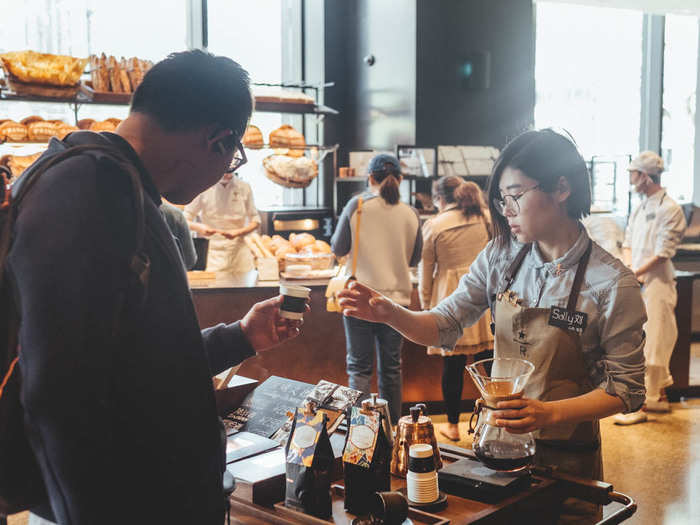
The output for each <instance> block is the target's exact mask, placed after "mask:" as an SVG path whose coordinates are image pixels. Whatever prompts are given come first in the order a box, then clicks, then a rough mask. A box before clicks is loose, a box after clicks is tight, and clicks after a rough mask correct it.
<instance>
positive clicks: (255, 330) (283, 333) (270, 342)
mask: <svg viewBox="0 0 700 525" xmlns="http://www.w3.org/2000/svg"><path fill="white" fill-rule="evenodd" d="M281 304H282V296H281V295H278V296H277V297H273V298H272V299H267V300H266V301H261V302H259V303H256V304H255V305H253V308H251V309H250V310H249V311H248V313H247V314H245V317H244V318H243V319H241V330H243V333H244V334H245V336H246V338H247V339H248V341H249V342H250V344H251V346H252V347H253V348H254V349H255V351H256V352H260V351H262V350H267V349H268V348H272V347H273V346H277V345H278V344H280V343H283V342H284V341H286V340H288V339H292V338H293V337H296V336H297V335H299V331H300V328H301V325H302V323H303V320H299V321H297V320H292V319H286V318H284V317H281V316H280V313H279V310H280V305H281ZM310 310H311V309H310V308H309V305H308V304H307V305H306V311H307V312H308V311H310Z"/></svg>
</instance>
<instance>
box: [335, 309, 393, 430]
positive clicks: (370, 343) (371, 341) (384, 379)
mask: <svg viewBox="0 0 700 525" xmlns="http://www.w3.org/2000/svg"><path fill="white" fill-rule="evenodd" d="M343 324H344V326H345V342H346V346H345V347H346V350H347V356H346V364H347V373H348V377H349V385H348V386H350V388H354V389H355V390H361V391H362V392H365V393H367V394H369V393H370V388H371V387H370V384H371V380H372V369H373V365H374V352H375V349H376V352H377V383H378V385H379V397H381V398H383V399H386V400H387V402H388V404H389V413H390V414H391V424H392V425H395V424H396V423H397V421H398V420H399V416H401V346H402V344H403V337H402V336H401V334H400V333H398V332H397V331H396V330H394V329H393V328H391V327H390V326H388V325H385V324H381V323H370V322H369V321H362V320H360V319H355V318H354V317H346V316H343Z"/></svg>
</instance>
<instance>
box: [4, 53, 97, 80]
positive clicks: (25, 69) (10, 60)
mask: <svg viewBox="0 0 700 525" xmlns="http://www.w3.org/2000/svg"><path fill="white" fill-rule="evenodd" d="M0 61H2V64H3V66H4V68H5V71H7V73H8V74H9V75H11V76H12V77H14V78H15V79H17V80H19V81H20V82H25V83H27V84H44V85H49V86H74V85H76V84H78V82H79V81H80V76H81V75H82V74H83V70H84V69H85V66H86V65H87V63H88V59H87V58H76V57H71V56H66V55H52V54H49V53H37V52H36V51H11V52H8V53H2V54H0Z"/></svg>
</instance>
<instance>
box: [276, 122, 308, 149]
mask: <svg viewBox="0 0 700 525" xmlns="http://www.w3.org/2000/svg"><path fill="white" fill-rule="evenodd" d="M305 146H306V141H305V140H304V135H303V134H302V133H300V132H299V131H297V130H296V129H294V128H293V127H292V126H290V125H289V124H284V125H283V126H280V127H279V128H277V129H276V130H274V131H271V132H270V147H271V148H276V149H278V150H279V151H277V152H276V153H278V154H280V155H288V156H290V157H303V156H304V147H305Z"/></svg>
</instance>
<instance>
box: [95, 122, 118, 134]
mask: <svg viewBox="0 0 700 525" xmlns="http://www.w3.org/2000/svg"><path fill="white" fill-rule="evenodd" d="M116 129H117V126H116V125H115V124H114V123H113V122H110V121H109V120H103V121H101V122H93V123H92V124H90V131H97V132H100V131H114V130H116Z"/></svg>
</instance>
